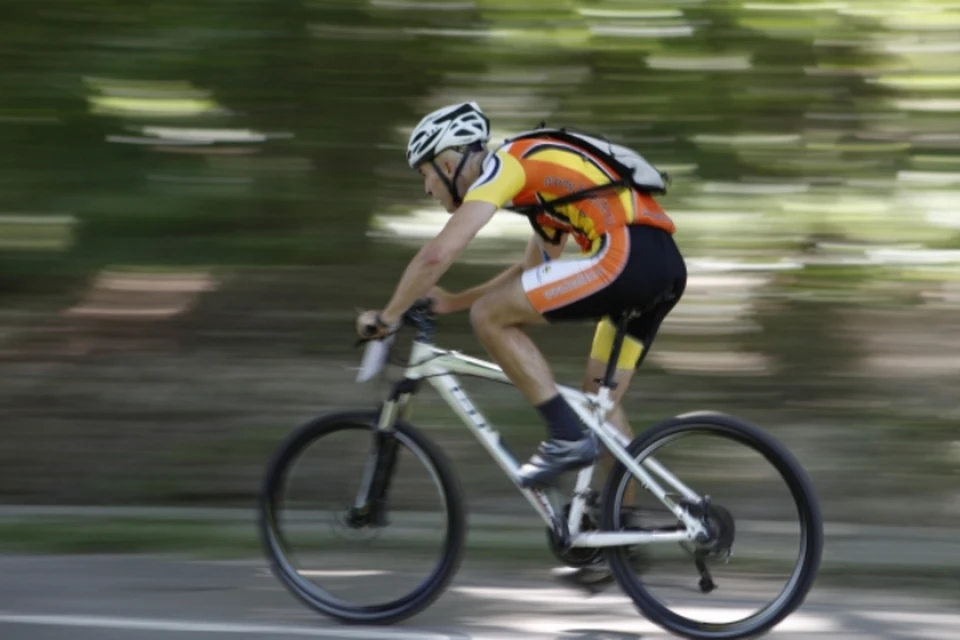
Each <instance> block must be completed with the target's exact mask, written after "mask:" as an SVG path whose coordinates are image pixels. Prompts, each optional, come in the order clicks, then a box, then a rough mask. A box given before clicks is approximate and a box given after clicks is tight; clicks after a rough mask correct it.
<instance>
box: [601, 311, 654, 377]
mask: <svg viewBox="0 0 960 640" xmlns="http://www.w3.org/2000/svg"><path fill="white" fill-rule="evenodd" d="M616 337H617V328H616V327H615V326H614V325H613V323H612V322H610V319H609V318H606V317H605V318H603V319H602V320H601V321H600V322H598V323H597V330H596V332H595V333H594V334H593V346H591V347H590V357H591V358H595V359H597V360H600V361H601V362H604V363H606V362H608V361H609V360H610V352H611V351H612V350H613V339H614V338H616ZM642 353H643V344H642V343H641V342H640V341H639V340H636V339H634V338H632V337H630V336H625V337H624V339H623V346H622V347H621V348H620V357H619V358H617V369H635V368H636V366H637V361H639V360H640V355H641V354H642Z"/></svg>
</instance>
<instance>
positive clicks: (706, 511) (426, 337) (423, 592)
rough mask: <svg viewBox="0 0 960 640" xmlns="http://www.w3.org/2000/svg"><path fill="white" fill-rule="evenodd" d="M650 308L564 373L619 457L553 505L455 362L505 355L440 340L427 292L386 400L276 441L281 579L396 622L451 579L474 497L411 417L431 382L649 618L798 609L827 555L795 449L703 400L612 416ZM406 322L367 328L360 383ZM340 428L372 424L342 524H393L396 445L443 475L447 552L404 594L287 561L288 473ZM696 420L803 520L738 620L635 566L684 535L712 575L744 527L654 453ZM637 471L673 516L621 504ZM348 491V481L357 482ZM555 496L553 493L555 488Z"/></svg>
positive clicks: (270, 496) (273, 553)
mask: <svg viewBox="0 0 960 640" xmlns="http://www.w3.org/2000/svg"><path fill="white" fill-rule="evenodd" d="M639 313H641V312H640V311H639V310H633V311H630V312H628V313H626V314H625V315H624V316H623V318H622V320H620V322H619V324H618V328H617V335H616V339H615V340H614V343H613V347H612V353H611V357H610V359H609V363H610V364H609V365H608V367H607V370H606V372H605V376H604V378H603V380H602V381H601V383H600V387H599V390H598V392H596V393H589V392H584V391H580V390H577V389H574V388H572V387H568V386H563V385H558V387H559V390H560V393H561V394H562V395H563V397H564V398H565V399H566V400H567V401H568V402H569V403H570V405H571V406H572V407H573V409H574V410H575V411H576V413H577V415H579V417H580V419H581V420H582V421H583V424H584V425H585V426H586V427H587V428H588V429H589V430H590V432H591V433H592V434H594V437H596V438H598V439H599V441H600V442H601V443H602V445H603V446H604V447H606V449H607V450H608V451H610V452H611V453H612V454H613V455H614V456H615V457H616V460H617V463H616V465H615V466H614V468H613V470H612V471H611V473H610V475H609V477H608V479H607V482H606V484H605V486H604V487H603V491H602V495H599V496H598V495H597V492H596V491H593V490H592V489H591V488H590V482H591V479H592V477H593V472H594V466H590V467H587V468H584V469H581V470H579V471H577V472H576V482H575V487H574V489H573V491H572V494H571V495H570V496H569V499H568V500H567V501H566V504H565V505H564V506H563V507H558V506H555V505H554V501H553V500H551V497H552V496H551V493H553V494H555V493H556V491H557V490H556V489H555V488H553V489H551V488H549V487H532V488H528V489H524V488H521V487H520V485H519V483H518V480H517V470H518V468H519V466H520V465H519V463H518V461H517V458H516V457H515V456H513V455H512V454H511V453H510V451H509V450H508V449H507V446H506V444H505V443H504V441H503V439H502V436H501V434H500V433H499V432H498V431H497V430H496V429H495V428H494V426H493V425H491V424H490V422H489V421H488V420H487V419H486V418H485V417H484V416H483V414H482V413H481V412H480V411H479V410H478V409H477V408H476V407H475V406H474V404H473V403H472V402H471V400H470V398H469V397H468V395H467V393H466V392H465V391H464V389H463V388H462V387H461V386H460V382H459V381H458V378H457V377H456V376H457V375H463V376H477V377H480V378H484V379H488V380H495V381H498V382H503V383H506V384H510V381H509V380H508V379H507V377H506V376H505V374H504V373H503V371H502V370H501V369H500V367H498V366H496V365H495V364H493V363H490V362H486V361H484V360H480V359H477V358H473V357H470V356H467V355H464V354H462V353H459V352H457V351H450V350H446V349H442V348H440V347H438V346H436V344H435V343H434V335H435V332H436V321H435V318H434V316H433V314H432V313H431V312H430V303H429V301H420V302H418V303H417V304H415V305H414V306H413V307H411V309H410V310H409V311H408V312H407V313H406V314H404V316H403V325H404V327H410V328H413V329H414V330H415V335H414V338H413V340H412V347H411V351H410V357H409V361H408V362H406V363H405V370H404V375H403V378H402V379H400V380H399V381H397V382H396V383H394V384H393V385H392V389H391V391H390V393H389V394H388V396H387V397H386V399H385V400H384V401H383V402H382V404H381V405H380V407H379V410H371V411H344V412H337V413H333V414H330V415H324V416H319V417H317V418H314V419H313V420H310V421H308V422H307V423H306V424H303V425H302V426H300V427H299V428H297V429H296V430H294V432H293V433H291V434H290V435H289V436H288V437H287V438H286V439H285V441H284V442H283V443H282V444H281V445H280V447H279V448H278V450H277V451H276V452H275V454H274V456H273V457H272V459H271V460H270V461H269V463H268V466H267V469H266V473H265V476H264V478H263V483H262V487H261V492H260V496H259V502H258V516H259V517H258V528H259V534H260V536H261V540H262V543H263V547H264V549H265V553H266V555H267V557H268V559H269V561H270V565H271V569H272V571H273V573H274V574H275V575H276V576H277V577H278V578H279V580H280V581H281V582H282V583H283V584H284V585H285V587H286V588H287V589H288V590H289V591H290V592H291V593H293V594H294V595H295V596H296V597H297V598H299V599H300V600H301V601H302V602H303V603H305V604H306V605H307V606H309V607H310V608H312V609H314V610H315V611H317V612H319V613H321V614H324V615H326V616H329V617H331V618H333V619H336V620H339V621H341V622H343V623H354V624H392V623H396V622H399V621H402V620H405V619H408V618H410V617H412V616H414V615H416V614H417V613H419V612H421V611H422V610H424V609H425V608H426V607H428V606H429V605H430V604H432V603H433V602H434V601H435V600H436V599H437V598H438V597H439V596H440V595H441V594H442V593H443V592H444V590H445V589H446V587H447V586H448V584H449V583H450V581H451V580H452V578H453V577H454V575H455V574H456V572H457V570H458V569H459V566H460V562H461V559H462V556H463V548H464V541H465V536H466V529H467V524H466V508H465V505H464V498H463V495H462V491H461V488H460V484H459V481H458V478H457V476H456V473H455V472H454V469H453V468H452V466H451V464H450V462H449V460H448V458H447V457H446V456H445V454H444V453H443V451H442V450H441V449H440V448H439V447H438V446H437V445H436V444H435V443H434V442H433V441H432V440H431V439H430V438H428V437H427V436H426V435H424V433H423V432H422V431H421V430H419V429H417V428H416V427H414V426H413V425H412V424H410V422H409V421H408V418H409V416H410V408H411V406H412V402H413V399H414V398H415V397H416V395H417V393H418V392H419V391H420V388H421V386H422V383H423V382H424V381H426V382H427V383H429V384H430V385H431V386H432V387H433V388H434V389H435V390H436V391H437V392H438V393H439V396H440V397H441V398H442V399H443V400H444V401H445V402H446V404H447V405H448V406H449V408H450V409H451V410H452V411H453V412H454V413H455V414H456V415H457V416H458V417H459V418H460V419H461V420H462V421H463V423H464V425H465V426H466V427H467V429H469V430H470V431H471V432H472V433H473V434H474V436H476V438H477V439H478V441H479V442H480V444H481V445H482V446H483V447H484V448H485V449H486V451H487V452H488V453H489V454H490V455H491V456H492V458H493V460H494V461H495V462H496V464H497V465H498V466H499V468H500V469H501V470H502V471H503V472H504V473H505V474H506V475H507V476H508V477H509V478H511V479H512V480H513V481H514V483H515V485H516V487H517V489H518V490H519V491H520V492H521V494H522V495H523V496H524V497H525V498H526V499H527V501H528V502H529V504H530V506H531V507H532V508H533V510H534V512H535V513H536V514H537V515H539V516H540V518H542V519H543V521H544V523H545V524H546V526H547V530H548V544H549V545H550V546H551V549H552V550H553V551H554V553H555V554H557V555H558V557H561V558H562V559H564V560H566V561H568V563H569V564H574V565H575V564H577V563H586V562H589V561H591V560H593V559H595V558H596V557H598V556H600V555H601V554H605V555H606V560H607V561H608V562H609V565H610V567H611V569H612V571H613V573H614V576H615V578H616V581H617V583H618V585H619V587H620V588H621V590H622V591H623V593H625V594H626V595H627V596H628V597H629V598H630V599H631V600H632V601H633V602H634V604H635V605H636V607H637V608H638V609H639V610H640V612H641V613H642V614H644V615H645V616H646V617H647V619H648V620H650V621H651V622H653V623H655V624H657V625H658V626H660V627H662V628H664V629H666V630H668V631H670V632H672V633H675V634H678V635H680V636H683V637H686V638H692V639H696V640H720V639H723V640H733V639H737V638H747V637H756V636H757V635H761V634H763V633H766V632H768V631H769V630H770V629H772V628H773V627H775V626H776V625H777V624H779V623H780V622H781V621H783V620H784V618H786V617H787V616H789V615H790V614H791V613H792V612H793V611H794V610H796V609H797V608H798V607H799V606H800V605H801V604H802V603H803V602H804V600H805V598H806V596H807V593H808V592H809V590H810V588H811V587H812V585H813V583H814V580H815V578H816V576H817V573H818V571H819V566H820V560H821V554H822V548H823V523H822V518H821V513H820V507H819V503H818V500H817V497H816V495H815V492H814V490H813V487H812V484H811V482H810V480H809V478H808V477H807V475H806V473H805V472H804V470H803V468H802V467H801V465H800V463H799V462H798V461H797V460H796V458H795V457H794V456H793V455H792V454H791V453H790V452H789V451H788V450H787V449H786V448H785V447H784V446H783V445H782V444H780V443H779V442H778V441H777V440H775V439H774V438H773V437H771V436H770V435H769V434H767V433H766V432H764V431H763V430H761V429H759V428H757V427H756V426H753V425H751V424H748V423H746V422H744V421H742V420H739V419H737V418H735V417H732V416H730V415H726V414H722V413H717V412H709V411H699V412H693V413H687V414H683V415H678V416H675V417H673V418H670V419H668V420H666V421H664V422H662V423H660V424H657V425H655V426H653V427H650V428H648V429H647V430H645V431H644V432H642V433H640V434H639V435H638V436H636V437H635V438H634V439H633V440H632V441H630V440H629V439H628V438H626V437H625V436H623V435H622V434H621V433H620V432H619V431H617V430H616V429H615V428H614V427H613V426H612V425H610V424H609V423H608V422H606V420H605V416H606V415H607V414H608V412H609V411H610V410H611V409H612V408H613V406H614V403H613V401H612V400H611V389H612V388H613V382H612V381H613V374H614V367H615V363H616V362H617V359H618V354H619V351H620V349H621V346H622V343H623V339H624V336H625V334H626V326H627V323H628V322H629V321H630V319H631V318H632V317H636V315H637V314H639ZM396 336H397V334H393V335H392V336H390V337H388V338H386V339H383V340H377V341H369V342H367V344H366V350H365V352H364V356H363V359H362V362H361V367H360V370H359V373H358V375H357V381H358V382H365V381H368V380H370V379H372V378H373V377H374V376H376V375H378V374H379V373H380V372H381V371H382V370H383V369H384V368H385V367H386V365H387V363H388V360H389V356H390V354H391V352H392V349H393V345H394V343H395V339H396ZM344 430H359V431H361V432H362V433H364V434H366V436H365V439H366V440H367V441H368V442H369V452H368V454H366V461H365V468H364V471H363V473H362V476H361V478H362V479H361V481H360V483H359V486H358V487H357V490H356V494H355V498H353V499H352V503H351V504H349V505H345V506H344V508H343V510H342V513H340V514H339V516H338V517H339V521H340V522H341V523H342V524H343V526H344V527H346V528H349V529H353V530H364V529H377V528H383V527H389V526H390V504H391V494H390V487H391V480H392V476H393V472H394V469H395V466H396V462H397V459H398V453H399V452H400V451H401V450H404V449H405V450H407V451H408V452H409V453H410V454H412V455H413V457H414V458H415V459H417V460H419V461H420V463H422V464H423V465H425V466H426V467H427V468H428V470H429V472H430V474H431V477H433V478H434V479H435V481H436V483H437V485H438V492H439V493H442V495H443V499H444V504H445V507H446V509H445V515H444V518H445V524H446V534H445V539H444V542H443V548H442V551H441V553H440V559H439V561H438V563H437V564H436V566H435V567H434V568H433V570H432V571H431V572H430V574H429V575H428V576H427V577H426V579H425V580H424V581H423V582H422V583H420V584H419V585H418V586H417V587H416V588H414V589H412V590H411V591H410V592H409V593H406V594H405V595H403V596H401V597H399V598H394V599H391V600H389V601H385V602H378V603H376V604H372V605H370V604H356V603H353V602H348V601H345V600H343V599H341V598H339V597H335V596H333V595H332V594H331V593H330V592H328V591H326V590H324V589H322V588H320V587H319V586H317V585H315V584H314V583H313V582H311V581H309V580H308V579H307V578H306V577H305V576H304V575H302V574H301V573H300V572H299V571H298V570H297V569H296V567H295V566H294V565H293V563H292V562H291V560H290V556H289V550H288V545H287V541H286V539H285V536H284V533H283V531H282V530H281V527H280V518H279V517H278V514H279V513H280V511H281V510H282V509H283V505H284V494H283V491H284V486H285V483H286V478H287V474H288V472H289V471H290V469H291V467H292V465H293V464H294V462H295V461H296V460H297V458H298V457H299V456H300V454H301V453H302V452H303V451H304V450H305V449H306V448H307V447H308V446H310V445H311V444H314V443H315V442H316V441H317V440H319V439H321V438H324V437H327V436H330V435H331V434H335V433H337V432H341V431H344ZM690 433H705V434H710V435H718V436H721V437H723V438H726V439H729V440H731V441H733V442H734V443H736V444H738V445H743V446H745V447H748V448H750V449H752V450H753V451H755V452H757V453H759V454H760V455H761V456H763V457H764V458H765V459H766V460H767V461H768V462H769V463H771V464H772V466H773V467H774V468H775V469H776V471H777V472H778V473H779V475H780V476H781V477H782V478H783V480H784V481H785V484H786V485H787V487H788V489H789V493H790V496H791V497H792V500H793V501H794V503H795V507H796V512H797V514H798V516H799V521H800V536H799V538H800V544H799V552H798V554H797V558H796V563H795V564H794V566H793V568H792V572H791V573H790V576H789V578H788V580H787V581H786V584H785V586H784V588H783V590H782V591H781V592H780V593H778V594H775V597H774V598H773V600H772V601H771V602H770V603H769V604H767V605H766V606H765V607H763V608H761V609H759V610H758V611H756V612H754V613H753V614H752V615H749V616H747V617H745V618H743V619H740V620H736V621H732V622H727V623H716V622H704V621H701V620H697V619H694V618H692V617H687V616H685V615H681V614H678V613H676V612H674V611H672V610H670V609H669V608H667V607H666V606H664V605H663V604H662V603H660V602H659V601H658V600H657V599H656V598H654V597H653V596H652V595H651V593H650V592H649V590H648V588H647V587H646V586H645V584H644V582H643V581H642V580H641V579H640V578H639V577H638V576H637V575H635V574H634V571H633V570H632V566H631V550H632V549H636V548H637V545H655V544H676V543H680V544H681V545H686V547H685V548H689V550H690V552H691V555H693V558H694V564H695V566H696V569H697V571H698V572H699V574H700V580H699V584H698V586H699V589H700V591H701V592H704V593H709V592H710V591H712V590H713V589H714V588H715V586H716V585H715V584H714V582H713V579H712V576H711V573H710V571H709V567H708V566H707V562H708V560H711V559H716V558H718V557H719V558H727V559H729V555H730V553H731V549H732V546H733V542H734V539H735V534H736V525H735V518H734V515H733V514H732V513H731V511H730V510H728V509H727V508H725V507H724V506H723V505H721V504H718V503H717V502H715V501H713V500H711V499H710V496H709V494H706V493H701V492H700V491H697V490H695V489H693V488H691V487H690V486H688V485H687V484H685V483H684V482H682V481H681V480H680V479H679V478H677V477H676V476H675V475H674V474H673V473H671V472H670V470H669V469H667V468H666V466H665V465H664V464H661V463H660V462H659V461H658V460H657V459H656V458H655V457H654V455H653V453H654V452H656V451H657V450H658V449H659V448H660V447H661V446H662V445H664V444H665V443H668V442H670V441H672V440H674V439H677V438H679V437H680V436H683V435H686V434H690ZM631 480H632V481H635V482H639V484H640V485H641V486H642V487H643V489H644V490H645V491H647V492H649V493H650V494H652V495H653V496H654V497H655V499H656V500H657V501H659V502H660V503H661V504H662V505H663V506H664V507H666V509H668V510H669V512H672V514H673V517H674V518H675V524H673V525H672V526H669V527H662V526H661V527H656V528H651V529H648V530H644V529H640V530H636V529H628V528H626V527H625V526H624V520H625V518H624V516H623V513H622V508H621V507H622V505H623V499H624V493H625V490H626V487H627V485H628V484H629V483H630V482H631ZM351 495H352V494H351ZM554 497H555V496H554ZM598 497H599V511H600V516H599V522H597V523H596V526H589V525H585V524H584V523H585V522H587V523H589V520H587V519H585V517H584V515H585V511H586V510H587V509H588V508H589V507H590V506H591V504H594V505H595V504H596V499H597V498H598Z"/></svg>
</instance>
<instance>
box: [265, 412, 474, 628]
mask: <svg viewBox="0 0 960 640" xmlns="http://www.w3.org/2000/svg"><path fill="white" fill-rule="evenodd" d="M377 418H378V414H377V412H376V411H362V412H343V413H336V414H332V415H327V416H323V417H320V418H316V419H314V420H312V421H310V422H308V423H306V424H304V425H303V426H301V427H299V428H298V429H297V430H296V431H294V432H293V433H292V434H290V436H288V437H287V439H286V440H285V441H284V442H283V443H282V444H281V446H280V447H279V449H278V450H277V452H276V453H275V454H274V456H273V458H272V459H271V460H270V462H269V464H268V466H267V469H266V473H265V475H264V478H263V483H262V487H261V492H260V497H259V503H258V512H259V513H258V515H259V518H258V527H259V533H260V537H261V541H262V544H263V547H264V550H265V552H266V555H267V557H268V559H269V560H270V566H271V569H272V570H273V573H274V574H275V575H276V576H277V577H278V578H279V579H280V581H281V582H282V583H283V584H284V585H285V586H286V587H287V589H288V590H289V591H290V592H292V593H293V594H294V595H295V596H296V597H297V598H299V599H300V600H301V601H302V602H304V603H305V604H306V605H308V606H309V607H311V608H313V609H314V610H316V611H318V612H320V613H322V614H325V615H327V616H330V617H332V618H334V619H336V620H339V621H341V622H345V623H359V624H391V623H395V622H399V621H401V620H404V619H407V618H410V617H411V616H413V615H415V614H417V613H419V612H420V611H422V610H423V609H425V608H426V607H428V606H429V605H430V604H431V603H433V601H434V600H436V599H437V598H438V597H439V596H440V595H441V593H442V592H443V590H444V589H445V588H446V586H447V584H448V583H449V582H450V580H451V579H452V578H453V576H454V574H455V573H456V571H457V569H458V568H459V566H460V561H461V559H462V556H463V547H464V539H465V531H466V523H465V519H466V515H465V508H464V501H463V497H462V492H461V490H460V487H459V484H458V482H457V479H456V476H455V475H454V473H453V470H452V468H451V466H450V463H449V462H448V460H447V458H446V456H445V455H444V454H443V452H442V451H441V450H440V449H439V447H437V445H436V444H434V443H433V442H432V441H431V440H429V439H428V438H427V437H426V436H424V435H423V434H422V433H421V432H419V431H418V430H417V429H415V428H414V427H413V426H412V425H410V424H408V423H406V422H404V421H402V420H397V421H396V423H395V424H394V426H393V428H392V429H389V430H384V431H380V430H378V429H377V427H376V425H377ZM349 438H353V444H350V445H348V446H346V447H344V448H343V451H342V452H339V451H337V443H338V442H341V441H342V440H344V439H349ZM315 445H319V446H317V447H315ZM308 449H314V450H319V452H320V453H321V454H323V453H326V454H330V455H329V460H327V461H326V462H323V463H317V462H314V463H310V462H301V458H303V459H307V456H305V455H304V454H305V452H306V451H307V450H308ZM295 467H296V468H298V469H299V468H301V467H306V468H307V474H308V477H309V479H308V482H307V483H306V485H307V487H308V489H307V491H306V492H305V493H306V494H307V495H306V498H302V497H298V496H297V495H296V492H295V491H293V490H292V489H289V488H288V484H290V476H291V475H292V472H293V470H294V468H295ZM411 468H413V469H415V470H420V471H425V472H426V473H421V477H420V479H419V480H418V481H412V482H410V481H407V482H405V481H404V480H403V479H401V478H397V477H394V476H397V475H398V472H399V471H400V470H403V471H404V472H406V471H408V470H409V469H411ZM318 473H326V474H327V475H326V477H325V478H324V479H322V480H321V479H320V478H318V477H317V474H318ZM431 485H432V490H431ZM338 490H340V491H338ZM431 495H432V496H434V497H438V498H439V499H440V502H441V503H442V508H441V509H440V510H439V511H440V513H439V515H437V516H436V517H434V518H433V519H428V518H427V517H426V515H429V514H426V515H425V513H424V509H423V505H424V504H425V503H426V502H427V500H426V499H427V498H428V497H430V496H431ZM324 504H326V505H330V506H331V507H332V511H333V512H334V513H333V515H332V516H331V517H323V516H320V515H319V513H318V511H319V507H320V506H321V505H324ZM391 529H392V530H393V533H394V534H398V535H399V541H395V542H393V543H392V546H389V547H388V548H387V560H386V561H383V560H373V559H372V558H371V552H370V546H371V541H376V542H379V541H380V540H379V539H380V537H381V536H383V535H386V534H389V533H390V532H391ZM295 537H298V540H297V542H298V545H299V543H300V542H301V541H302V542H303V546H304V548H306V549H308V550H309V554H310V558H309V561H308V562H309V563H310V566H309V567H308V568H304V567H298V566H297V562H298V553H295V552H294V550H293V546H294V545H292V544H291V541H292V540H293V539H294V538H295ZM430 538H432V539H433V541H435V542H437V543H438V546H439V547H440V549H439V551H438V552H435V553H434V554H433V555H432V556H425V555H423V546H424V541H425V540H428V539H430ZM348 542H353V543H357V542H359V544H360V548H361V551H360V552H359V553H358V552H356V551H350V550H347V549H345V544H346V543H348ZM418 553H419V554H420V556H418V555H417V554H418ZM390 561H401V562H403V561H406V562H407V567H406V569H405V570H403V571H397V572H393V571H388V570H386V568H385V567H386V566H387V565H388V564H389V562H390ZM347 563H354V564H353V565H349V566H348V565H347ZM364 563H365V564H367V565H370V566H369V568H368V569H365V570H361V571H358V570H357V567H358V565H361V564H364ZM433 563H435V564H433ZM431 567H432V568H431ZM423 569H426V572H425V573H426V575H425V576H424V577H423V578H420V577H419V575H418V577H416V578H415V580H416V581H417V582H415V583H414V584H413V586H412V587H407V586H404V587H402V591H400V593H399V594H394V595H390V596H387V595H385V592H386V591H392V590H394V588H396V585H397V584H398V583H402V582H404V580H405V579H409V577H410V576H411V575H412V574H414V573H417V574H419V573H420V571H422V570H423ZM372 576H376V577H373V578H372V579H371V577H372ZM312 578H323V579H327V580H332V581H333V583H332V586H331V587H330V588H323V587H321V586H319V585H318V584H316V583H315V582H314V581H313V580H312ZM364 578H366V583H365V584H364V585H360V584H358V583H357V580H363V579H364ZM338 592H339V593H338ZM360 600H365V601H366V602H360Z"/></svg>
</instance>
